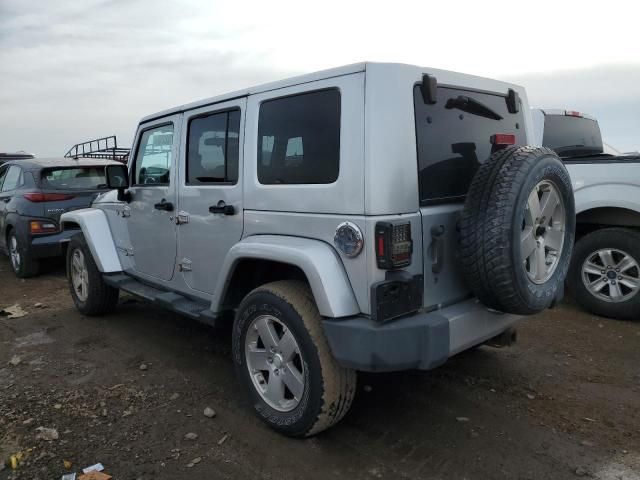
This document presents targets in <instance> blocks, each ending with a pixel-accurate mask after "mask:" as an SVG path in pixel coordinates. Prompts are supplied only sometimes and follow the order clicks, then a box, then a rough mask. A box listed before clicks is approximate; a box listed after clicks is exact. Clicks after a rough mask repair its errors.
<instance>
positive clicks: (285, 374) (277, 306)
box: [233, 281, 356, 437]
mask: <svg viewBox="0 0 640 480" xmlns="http://www.w3.org/2000/svg"><path fill="white" fill-rule="evenodd" d="M233 357H234V362H235V364H236V372H237V374H238V377H239V380H240V383H241V384H242V386H243V387H244V389H245V391H246V393H247V395H248V397H249V398H250V400H251V403H252V404H253V407H254V410H255V411H256V413H257V414H258V416H259V417H260V418H261V419H262V420H263V421H264V422H265V423H266V424H267V425H269V426H270V427H271V428H273V429H275V430H277V431H279V432H281V433H284V434H286V435H290V436H295V437H306V436H310V435H314V434H316V433H319V432H321V431H322V430H325V429H327V428H329V427H331V426H332V425H334V424H335V423H337V422H338V421H339V420H340V419H341V418H342V417H343V416H344V415H345V414H346V413H347V411H348V410H349V407H350V406H351V402H352V400H353V397H354V395H355V391H356V373H355V371H353V370H349V369H346V368H342V367H341V366H339V365H338V364H337V362H336V361H335V359H334V358H333V356H332V355H331V352H330V350H329V346H328V344H327V341H326V339H325V337H324V333H323V331H322V325H321V317H320V314H319V313H318V309H317V308H316V305H315V302H314V300H313V296H312V295H311V292H310V290H309V288H308V287H307V286H306V285H305V284H303V283H301V282H297V281H279V282H273V283H270V284H267V285H264V286H262V287H259V288H257V289H255V290H254V291H252V292H251V293H250V294H249V295H247V297H246V298H245V299H244V300H243V301H242V304H241V305H240V307H239V308H238V312H237V314H236V319H235V322H234V327H233Z"/></svg>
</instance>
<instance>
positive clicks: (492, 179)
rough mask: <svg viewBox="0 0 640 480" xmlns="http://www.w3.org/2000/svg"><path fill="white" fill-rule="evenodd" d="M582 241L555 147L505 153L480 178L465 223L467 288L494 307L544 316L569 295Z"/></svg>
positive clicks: (467, 206)
mask: <svg viewBox="0 0 640 480" xmlns="http://www.w3.org/2000/svg"><path fill="white" fill-rule="evenodd" d="M574 235H575V207H574V199H573V190H572V188H571V180H570V178H569V173H568V172H567V169H566V168H565V166H564V165H563V163H562V161H561V160H560V158H558V156H557V155H556V154H555V153H554V152H553V151H552V150H549V149H547V148H536V147H529V146H521V147H509V148H506V149H504V150H499V151H498V152H496V153H494V154H493V155H492V156H491V157H490V158H489V159H488V160H487V161H486V162H485V163H483V164H482V165H481V166H480V168H479V169H478V171H477V172H476V175H475V176H474V178H473V181H472V182H471V187H470V189H469V192H468V194H467V198H466V202H465V206H464V210H463V212H462V217H461V220H460V262H461V267H462V272H463V274H464V277H465V279H466V282H467V285H468V286H469V288H470V289H471V290H472V291H473V293H474V294H475V295H476V296H477V297H478V298H479V299H480V301H481V302H482V303H484V304H485V305H486V306H487V307H489V308H491V309H494V310H498V311H501V312H505V313H512V314H518V315H530V314H534V313H538V312H540V311H541V310H543V309H545V308H547V307H549V306H550V305H551V304H552V303H553V301H554V299H556V298H557V297H559V296H560V295H561V293H562V288H563V285H564V280H565V277H566V275H567V271H568V269H569V262H570V260H571V249H572V244H573V239H574Z"/></svg>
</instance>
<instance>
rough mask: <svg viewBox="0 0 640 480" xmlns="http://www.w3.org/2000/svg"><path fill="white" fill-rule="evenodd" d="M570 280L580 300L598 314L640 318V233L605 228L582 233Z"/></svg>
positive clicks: (575, 250)
mask: <svg viewBox="0 0 640 480" xmlns="http://www.w3.org/2000/svg"><path fill="white" fill-rule="evenodd" d="M567 284H568V286H569V290H570V291H571V293H572V294H573V296H574V298H575V299H576V301H577V302H578V303H579V304H580V305H581V306H583V307H584V308H586V309H587V310H589V311H590V312H592V313H595V314H596V315H600V316H603V317H610V318H617V319H620V320H637V319H638V318H640V233H639V232H637V231H635V230H630V229H626V228H605V229H602V230H596V231H595V232H592V233H589V234H588V235H585V236H584V237H582V238H581V239H580V240H579V241H578V242H576V247H575V249H574V252H573V258H572V259H571V267H570V268H569V276H568V277H567Z"/></svg>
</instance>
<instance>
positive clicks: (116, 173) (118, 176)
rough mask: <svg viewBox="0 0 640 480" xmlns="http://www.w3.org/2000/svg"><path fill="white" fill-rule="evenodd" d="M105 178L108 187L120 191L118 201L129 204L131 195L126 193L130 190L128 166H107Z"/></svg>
mask: <svg viewBox="0 0 640 480" xmlns="http://www.w3.org/2000/svg"><path fill="white" fill-rule="evenodd" d="M104 176H105V179H106V181H107V187H108V188H110V189H115V190H118V200H120V201H125V202H129V201H130V200H131V194H130V193H129V192H127V191H126V189H127V188H129V171H128V170H127V167H126V165H107V166H106V167H104Z"/></svg>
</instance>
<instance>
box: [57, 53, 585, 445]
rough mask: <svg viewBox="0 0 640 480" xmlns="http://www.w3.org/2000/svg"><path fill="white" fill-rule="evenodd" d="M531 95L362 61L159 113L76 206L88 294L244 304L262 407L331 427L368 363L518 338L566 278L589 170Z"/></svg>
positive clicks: (273, 415)
mask: <svg viewBox="0 0 640 480" xmlns="http://www.w3.org/2000/svg"><path fill="white" fill-rule="evenodd" d="M529 112H530V110H529V106H528V103H527V97H526V94H525V92H524V90H523V89H522V88H521V87H518V86H516V85H509V84H506V83H502V82H497V81H494V80H489V79H485V78H479V77H474V76H470V75H463V74H459V73H454V72H448V71H441V70H435V69H431V68H422V67H416V66H409V65H400V64H378V63H360V64H356V65H349V66H346V67H341V68H336V69H332V70H327V71H323V72H319V73H314V74H310V75H304V76H300V77H296V78H292V79H288V80H284V81H281V82H276V83H270V84H267V85H262V86H259V87H255V88H249V89H246V90H242V91H238V92H233V93H230V94H227V95H222V96H218V97H214V98H209V99H206V100H202V101H199V102H195V103H191V104H188V105H183V106H179V107H176V108H172V109H169V110H165V111H162V112H159V113H156V114H153V115H150V116H148V117H145V118H143V119H142V121H141V122H140V125H139V126H138V131H137V134H136V137H135V141H134V145H133V147H134V148H133V150H132V155H131V161H130V164H129V168H128V169H127V168H126V167H125V166H124V165H110V166H109V167H107V168H106V173H107V181H108V185H109V187H110V188H112V189H114V190H112V191H110V192H108V193H105V194H103V195H101V196H100V197H99V198H97V199H96V201H95V202H94V203H93V207H92V208H89V209H84V210H77V211H73V212H68V213H65V214H64V215H63V216H62V223H63V228H64V229H65V230H66V229H77V230H78V233H77V235H74V236H73V237H72V239H71V241H70V244H69V247H68V249H67V272H68V278H69V286H70V290H71V295H72V297H73V300H74V302H75V304H76V306H77V308H78V309H79V310H80V311H81V312H82V313H84V314H86V315H99V314H104V313H107V312H110V311H112V310H113V309H114V308H115V307H116V304H117V301H118V292H119V291H120V290H123V291H125V292H129V293H131V294H134V295H137V296H139V297H141V298H143V299H147V300H149V301H152V302H155V303H157V304H159V305H161V306H163V307H166V308H168V309H171V310H173V311H176V312H179V313H181V314H184V315H185V316H187V317H191V318H193V319H197V320H200V321H203V322H206V323H209V324H212V325H215V324H220V323H224V322H228V321H232V322H233V329H232V343H233V349H232V352H233V360H234V362H235V365H236V367H237V374H238V377H239V381H240V382H241V384H242V385H243V387H244V389H245V390H246V392H247V395H248V397H249V399H250V401H251V403H252V405H253V407H254V409H255V411H256V412H257V413H258V415H259V416H260V417H261V418H262V419H263V420H264V421H265V422H266V423H267V424H268V425H270V426H271V427H272V428H274V429H276V430H278V431H280V432H283V433H285V434H287V435H292V436H309V435H313V434H315V433H318V432H320V431H322V430H324V429H326V428H328V427H330V426H332V425H333V424H335V423H336V422H338V421H339V420H340V419H341V418H342V417H343V416H344V415H345V414H346V412H347V411H348V410H349V407H350V405H351V403H352V400H353V397H354V395H355V391H356V371H358V370H360V371H369V372H382V371H397V370H405V369H431V368H434V367H437V366H438V365H441V364H442V363H444V362H445V361H446V360H447V359H448V358H449V357H451V356H452V355H455V354H457V353H459V352H461V351H463V350H465V349H468V348H471V347H474V346H476V345H479V344H481V343H484V342H488V341H492V342H493V343H497V344H504V343H508V342H507V340H508V339H507V337H510V336H512V334H513V331H514V330H513V327H514V324H515V323H516V322H517V321H518V320H519V319H520V318H521V315H529V314H533V313H537V312H540V311H541V310H543V309H545V308H548V307H549V306H550V305H552V303H553V302H554V301H556V300H557V299H558V298H559V297H560V296H561V293H562V285H563V282H564V278H565V275H566V273H567V269H568V266H569V259H570V256H571V248H572V244H573V237H574V228H575V214H574V204H573V194H572V190H571V182H570V180H569V175H568V174H567V171H566V169H565V167H564V166H563V164H562V162H561V161H560V160H559V159H558V157H557V156H556V155H555V154H554V153H553V152H552V151H551V150H548V149H545V148H536V147H530V146H527V143H528V140H529V138H531V137H532V132H531V118H530V113H529Z"/></svg>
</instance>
